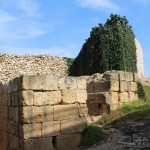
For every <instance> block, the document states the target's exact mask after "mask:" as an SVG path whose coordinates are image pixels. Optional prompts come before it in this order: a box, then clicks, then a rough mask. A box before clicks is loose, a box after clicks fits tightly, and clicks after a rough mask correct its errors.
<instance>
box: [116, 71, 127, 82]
mask: <svg viewBox="0 0 150 150" xmlns="http://www.w3.org/2000/svg"><path fill="white" fill-rule="evenodd" d="M118 74H119V80H120V81H126V77H125V72H124V71H118Z"/></svg>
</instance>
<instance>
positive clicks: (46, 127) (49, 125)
mask: <svg viewBox="0 0 150 150" xmlns="http://www.w3.org/2000/svg"><path fill="white" fill-rule="evenodd" d="M56 135H60V121H53V122H43V123H42V137H52V136H56Z"/></svg>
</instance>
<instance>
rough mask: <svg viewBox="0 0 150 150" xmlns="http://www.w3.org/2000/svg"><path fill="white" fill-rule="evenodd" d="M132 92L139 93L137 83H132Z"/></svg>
mask: <svg viewBox="0 0 150 150" xmlns="http://www.w3.org/2000/svg"><path fill="white" fill-rule="evenodd" d="M130 91H132V92H136V91H137V83H136V82H130Z"/></svg>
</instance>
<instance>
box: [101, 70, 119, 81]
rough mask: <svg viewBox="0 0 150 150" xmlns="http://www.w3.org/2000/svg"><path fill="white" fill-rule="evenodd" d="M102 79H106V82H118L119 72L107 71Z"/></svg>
mask: <svg viewBox="0 0 150 150" xmlns="http://www.w3.org/2000/svg"><path fill="white" fill-rule="evenodd" d="M102 78H105V79H106V80H118V79H119V78H118V72H117V71H116V70H112V71H106V72H104V74H103V77H102Z"/></svg>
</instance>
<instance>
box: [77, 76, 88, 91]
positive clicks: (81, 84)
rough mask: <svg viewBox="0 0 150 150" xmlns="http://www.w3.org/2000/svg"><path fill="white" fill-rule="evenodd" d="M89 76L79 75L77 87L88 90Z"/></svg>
mask: <svg viewBox="0 0 150 150" xmlns="http://www.w3.org/2000/svg"><path fill="white" fill-rule="evenodd" d="M87 78H88V76H82V77H77V87H78V89H81V90H86V84H87Z"/></svg>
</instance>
